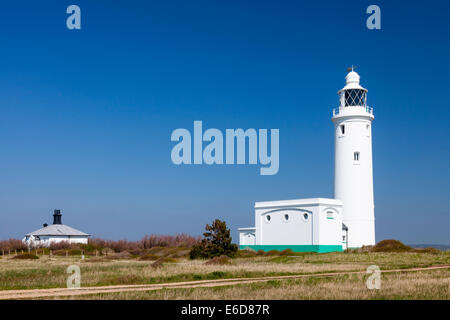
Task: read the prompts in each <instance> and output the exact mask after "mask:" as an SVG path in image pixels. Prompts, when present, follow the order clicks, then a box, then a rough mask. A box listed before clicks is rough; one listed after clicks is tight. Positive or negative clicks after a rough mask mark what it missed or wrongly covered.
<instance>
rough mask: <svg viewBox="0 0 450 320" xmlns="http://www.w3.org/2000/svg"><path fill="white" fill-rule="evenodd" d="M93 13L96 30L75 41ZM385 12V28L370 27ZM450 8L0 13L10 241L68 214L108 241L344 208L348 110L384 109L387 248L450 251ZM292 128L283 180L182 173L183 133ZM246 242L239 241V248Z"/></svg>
mask: <svg viewBox="0 0 450 320" xmlns="http://www.w3.org/2000/svg"><path fill="white" fill-rule="evenodd" d="M70 4H77V5H79V6H80V8H81V14H82V29H81V30H77V31H70V30H68V29H67V28H66V17H67V16H68V15H67V14H66V8H67V6H68V5H70ZM370 4H377V5H379V6H380V8H381V19H382V22H381V27H382V29H381V30H368V29H367V28H366V26H365V25H366V18H367V17H368V15H367V14H366V13H365V11H366V8H367V6H368V5H370ZM448 12H450V3H449V2H448V1H427V2H423V1H408V2H401V1H376V2H372V1H370V2H369V1H356V0H355V1H339V2H337V1H314V2H313V3H311V2H310V1H206V0H205V1H81V0H75V1H72V2H67V1H60V0H59V1H40V2H36V1H22V2H20V4H19V3H13V2H11V3H4V4H2V10H1V12H0V39H1V43H2V50H0V61H1V72H0V110H1V115H0V136H1V138H0V146H1V156H0V214H1V220H2V223H1V224H0V238H2V239H5V238H9V237H15V238H19V237H22V235H23V234H25V233H26V232H29V231H32V230H35V229H37V228H39V227H40V226H41V224H42V223H44V222H51V214H52V210H53V209H54V208H60V209H62V210H63V212H62V213H63V223H66V224H68V225H70V226H73V227H75V228H78V229H80V230H83V231H85V232H88V233H90V234H93V235H94V236H96V237H103V238H109V239H122V238H128V239H139V238H140V237H141V236H143V235H144V234H146V233H147V234H148V233H180V232H186V233H191V234H200V233H201V232H202V231H203V228H204V225H205V224H206V223H210V222H211V221H212V220H213V219H215V218H221V219H225V220H226V221H227V223H228V225H229V226H230V227H231V228H232V229H233V236H234V237H236V236H237V233H236V232H235V230H236V228H238V227H245V226H253V223H254V221H253V219H254V216H253V210H252V207H253V204H254V202H255V201H261V200H282V199H293V198H308V197H332V196H333V161H334V160H333V155H334V154H333V152H334V151H333V148H334V146H333V124H332V122H331V112H332V108H333V107H336V106H337V104H338V96H337V91H338V90H339V89H341V88H342V87H343V86H344V84H345V83H344V82H345V80H344V77H345V75H346V68H347V67H348V66H350V65H352V64H354V65H356V66H358V69H357V71H358V72H359V73H360V75H361V82H362V85H363V86H364V87H366V88H368V89H369V93H368V103H369V105H370V106H371V107H373V108H374V113H375V121H374V125H373V154H374V158H373V161H374V192H375V217H376V237H377V240H382V239H386V238H395V239H399V240H402V241H405V242H407V243H442V244H449V243H450V233H449V232H448V228H449V226H450V198H449V191H450V182H449V181H450V169H449V163H450V162H449V160H450V151H449V150H450V143H449V141H450V129H449V123H448V119H449V117H450V103H449V101H448V92H449V89H450V88H449V87H450V85H449V84H450V82H449V78H448V75H449V74H450V62H449V56H450V43H449V41H448V39H449V35H450V32H449V31H450V24H449V23H448ZM194 120H202V121H203V126H204V128H218V129H221V130H223V132H224V131H225V129H226V128H244V129H246V128H256V129H259V128H267V129H271V128H279V129H280V170H279V172H278V174H277V175H275V176H261V175H259V165H246V166H237V165H234V166H225V165H224V166H217V165H216V166H207V165H202V166H194V165H191V166H175V165H173V164H172V162H171V160H170V152H171V149H172V147H173V146H174V143H173V142H171V141H170V134H171V132H172V131H173V130H174V129H176V128H187V129H189V130H191V131H192V130H193V121H194ZM236 240H237V239H236Z"/></svg>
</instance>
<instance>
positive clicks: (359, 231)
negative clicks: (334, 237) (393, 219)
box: [344, 220, 375, 248]
mask: <svg viewBox="0 0 450 320" xmlns="http://www.w3.org/2000/svg"><path fill="white" fill-rule="evenodd" d="M344 224H345V225H346V226H347V227H348V238H347V246H348V248H361V247H362V246H373V245H375V221H374V220H344Z"/></svg>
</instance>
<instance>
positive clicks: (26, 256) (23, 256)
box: [13, 253, 39, 260]
mask: <svg viewBox="0 0 450 320" xmlns="http://www.w3.org/2000/svg"><path fill="white" fill-rule="evenodd" d="M13 259H32V260H33V259H39V257H38V256H37V255H35V254H31V253H22V254H18V255H17V256H14V257H13Z"/></svg>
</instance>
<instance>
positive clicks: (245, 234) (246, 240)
mask: <svg viewBox="0 0 450 320" xmlns="http://www.w3.org/2000/svg"><path fill="white" fill-rule="evenodd" d="M255 230H256V229H255V228H241V229H238V231H239V244H240V245H241V246H252V245H255V244H256V234H255Z"/></svg>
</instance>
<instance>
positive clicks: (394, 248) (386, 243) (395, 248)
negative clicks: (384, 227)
mask: <svg viewBox="0 0 450 320" xmlns="http://www.w3.org/2000/svg"><path fill="white" fill-rule="evenodd" d="M372 251H373V252H408V251H413V248H411V247H410V246H407V245H405V244H403V243H402V242H400V241H398V240H392V239H388V240H382V241H380V242H378V243H377V244H376V245H375V246H374V247H373V248H372Z"/></svg>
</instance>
